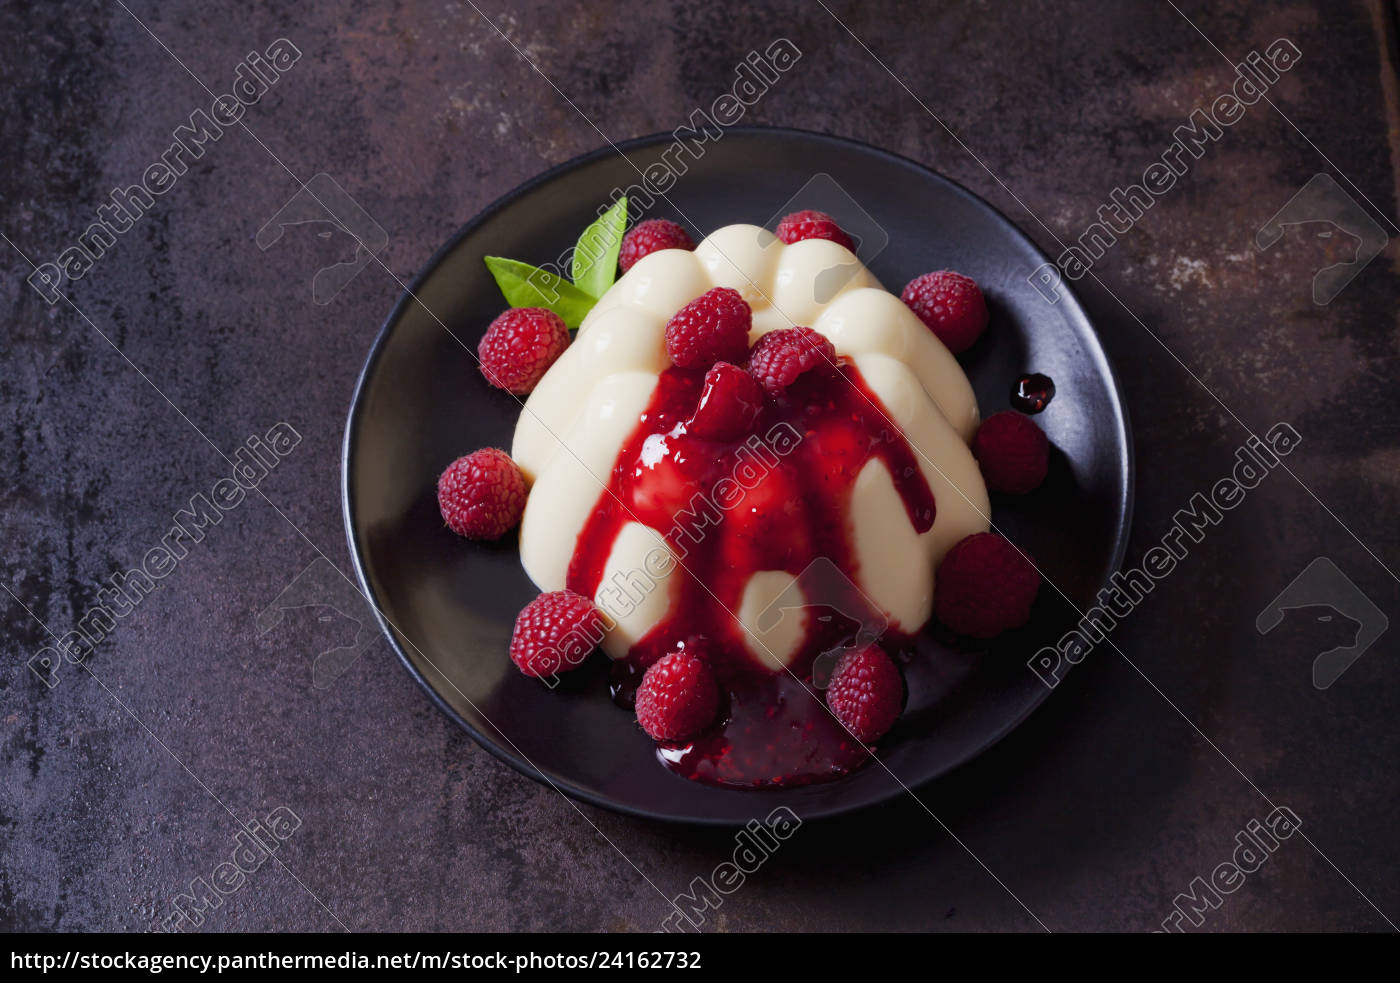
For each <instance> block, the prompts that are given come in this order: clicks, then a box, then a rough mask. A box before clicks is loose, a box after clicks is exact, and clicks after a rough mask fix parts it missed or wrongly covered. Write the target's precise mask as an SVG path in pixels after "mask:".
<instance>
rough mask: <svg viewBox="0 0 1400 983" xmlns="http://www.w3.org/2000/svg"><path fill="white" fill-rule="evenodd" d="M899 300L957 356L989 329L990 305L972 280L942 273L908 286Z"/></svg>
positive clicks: (925, 276)
mask: <svg viewBox="0 0 1400 983" xmlns="http://www.w3.org/2000/svg"><path fill="white" fill-rule="evenodd" d="M899 299H900V300H902V301H904V302H905V303H906V304H908V305H909V309H910V310H912V311H913V312H914V313H915V314H917V315H919V320H920V321H923V322H924V324H926V325H928V329H929V330H930V331H932V332H933V333H934V334H935V335H937V336H938V340H939V341H941V342H943V344H945V345H947V346H948V350H949V351H950V352H952V353H953V354H954V355H956V354H958V353H959V352H965V351H967V350H968V349H969V348H971V347H972V345H973V343H974V342H975V341H976V340H977V339H978V338H980V337H981V336H982V332H983V331H984V330H986V327H987V301H986V298H984V297H983V296H982V288H981V287H979V286H977V282H976V281H975V280H973V279H972V277H967V276H963V275H962V274H961V273H954V272H953V271H952V270H939V271H938V272H937V273H925V274H924V275H923V276H920V277H915V278H914V279H912V280H910V281H909V282H908V283H907V284H905V287H904V292H903V293H901V294H900V295H899Z"/></svg>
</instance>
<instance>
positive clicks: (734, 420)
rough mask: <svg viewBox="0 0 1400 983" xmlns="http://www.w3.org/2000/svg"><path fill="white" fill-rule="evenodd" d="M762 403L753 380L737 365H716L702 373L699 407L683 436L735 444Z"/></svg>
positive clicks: (759, 391)
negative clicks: (703, 377) (685, 434)
mask: <svg viewBox="0 0 1400 983" xmlns="http://www.w3.org/2000/svg"><path fill="white" fill-rule="evenodd" d="M765 399H766V397H765V396H764V395H763V390H762V388H760V387H759V385H758V382H757V380H755V379H754V377H753V376H751V375H749V374H748V373H747V372H745V371H744V370H743V369H741V368H739V367H738V366H737V365H731V364H730V363H728V362H716V363H715V364H714V365H713V366H711V368H710V371H708V372H706V373H705V388H704V389H702V390H701V392H700V405H699V406H697V407H695V414H694V415H693V416H692V417H691V418H690V421H689V422H688V423H687V424H686V425H685V429H686V433H690V434H694V435H695V436H697V437H702V438H704V439H705V440H737V439H738V438H740V437H743V436H744V435H745V434H747V433H748V432H749V429H750V428H751V427H752V426H753V424H754V421H755V420H757V419H758V415H759V414H760V413H762V412H763V403H764V401H765Z"/></svg>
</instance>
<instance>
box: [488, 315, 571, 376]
mask: <svg viewBox="0 0 1400 983" xmlns="http://www.w3.org/2000/svg"><path fill="white" fill-rule="evenodd" d="M568 347H569V329H568V328H567V327H566V326H565V325H564V319H563V318H561V317H560V316H559V315H558V314H555V313H554V312H553V311H549V310H545V309H544V308H543V307H513V308H511V309H510V310H508V311H506V312H505V313H504V314H502V315H501V316H500V317H498V318H496V320H494V321H492V322H491V326H490V327H488V328H487V329H486V333H485V334H484V335H482V336H481V343H480V344H479V345H477V346H476V354H477V357H478V358H479V359H481V374H482V375H484V376H485V377H486V381H487V382H489V383H491V385H493V386H495V387H496V388H497V389H504V390H505V391H506V392H512V393H515V394H516V395H517V396H523V395H525V394H526V393H528V392H530V391H531V390H532V389H534V388H535V386H536V385H538V384H539V381H540V378H541V377H542V376H543V375H544V374H545V372H546V371H547V370H548V369H549V367H550V366H551V365H553V364H554V360H555V359H557V358H558V357H559V356H560V355H562V354H564V349H565V348H568Z"/></svg>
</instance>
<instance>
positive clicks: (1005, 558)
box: [933, 532, 1040, 638]
mask: <svg viewBox="0 0 1400 983" xmlns="http://www.w3.org/2000/svg"><path fill="white" fill-rule="evenodd" d="M1039 590H1040V574H1039V573H1038V572H1037V571H1036V569H1035V566H1034V565H1033V564H1032V563H1031V561H1030V560H1028V559H1026V557H1025V556H1024V555H1022V553H1021V552H1019V551H1018V550H1017V549H1016V547H1014V546H1012V545H1011V544H1010V543H1009V542H1007V541H1006V540H1005V539H1003V538H1002V537H1000V536H998V535H997V534H996V533H991V532H979V533H974V534H973V535H971V536H968V537H967V538H966V539H963V540H961V541H959V542H958V543H957V544H956V545H955V546H954V547H953V548H952V549H950V550H949V551H948V554H947V555H946V556H945V557H943V562H942V563H941V564H939V566H938V576H937V577H936V578H935V582H934V587H933V613H934V614H935V615H937V616H938V620H939V621H941V622H943V624H945V625H947V626H948V627H949V628H951V629H952V630H953V631H955V632H957V633H958V634H960V635H971V636H972V637H973V638H991V637H993V636H995V635H999V634H1001V633H1002V632H1003V631H1006V630H1007V629H1009V628H1019V627H1020V626H1021V625H1024V624H1025V623H1026V622H1027V621H1028V620H1029V619H1030V616H1031V604H1033V603H1034V602H1035V595H1036V594H1037V592H1039Z"/></svg>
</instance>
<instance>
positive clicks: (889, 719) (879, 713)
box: [826, 645, 904, 744]
mask: <svg viewBox="0 0 1400 983" xmlns="http://www.w3.org/2000/svg"><path fill="white" fill-rule="evenodd" d="M903 704H904V681H903V680H902V679H900V678H899V670H898V669H896V668H895V666H894V663H893V662H892V661H890V657H889V656H888V655H886V654H885V651H884V649H882V648H880V646H878V645H867V646H866V647H865V648H863V649H859V650H858V651H854V652H847V653H846V654H845V655H843V656H841V659H840V661H839V662H837V663H836V668H835V669H833V670H832V672H831V685H830V686H828V687H827V689H826V705H827V706H829V707H831V712H832V713H834V714H835V715H836V719H837V720H839V721H841V724H842V726H844V727H845V728H846V729H847V730H848V731H850V732H851V736H852V737H854V738H855V739H856V740H858V741H860V742H861V743H862V744H869V743H870V742H871V741H875V740H879V739H880V738H881V737H883V736H884V735H885V732H886V731H888V730H889V729H890V728H891V727H893V726H894V722H895V721H896V720H898V719H899V712H900V710H901V709H903Z"/></svg>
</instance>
